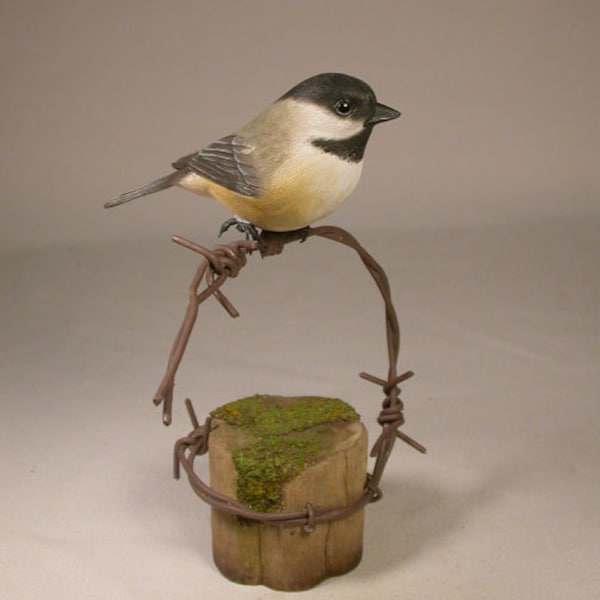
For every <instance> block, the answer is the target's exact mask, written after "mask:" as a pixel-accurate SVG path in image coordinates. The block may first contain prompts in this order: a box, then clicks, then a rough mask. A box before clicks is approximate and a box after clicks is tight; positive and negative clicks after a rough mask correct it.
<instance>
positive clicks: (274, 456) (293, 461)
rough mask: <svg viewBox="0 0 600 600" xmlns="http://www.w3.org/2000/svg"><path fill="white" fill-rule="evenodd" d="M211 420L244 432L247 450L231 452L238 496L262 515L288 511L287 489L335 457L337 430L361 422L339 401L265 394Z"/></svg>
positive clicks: (242, 447) (219, 410)
mask: <svg viewBox="0 0 600 600" xmlns="http://www.w3.org/2000/svg"><path fill="white" fill-rule="evenodd" d="M211 416H212V417H213V418H216V419H221V420H222V421H224V422H225V423H227V424H228V425H231V426H234V427H236V428H240V429H241V430H242V431H243V434H244V435H242V436H241V437H240V438H238V440H240V439H241V440H244V441H243V442H242V444H241V445H239V446H237V444H236V446H237V447H232V448H230V451H231V458H232V461H233V464H234V465H235V468H236V471H237V484H236V495H237V499H238V500H239V501H240V502H241V503H243V504H245V505H246V506H247V507H248V508H250V509H252V510H254V511H257V512H277V511H281V510H283V509H284V508H285V507H284V506H283V503H282V489H283V487H284V485H285V484H286V483H287V482H289V481H291V480H292V479H294V478H295V477H296V476H297V475H298V474H299V473H301V472H302V471H303V470H304V469H306V468H307V467H309V466H311V465H313V464H316V463H317V462H319V461H320V460H322V459H323V458H324V457H325V456H326V455H327V454H328V452H330V451H331V447H332V444H333V438H332V436H331V435H328V429H329V428H330V426H331V424H332V423H336V422H351V421H357V420H358V419H359V416H358V414H357V413H356V411H355V410H354V409H353V408H352V407H351V406H350V405H349V404H347V403H346V402H344V401H343V400H339V399H337V398H324V397H320V396H296V397H285V398H284V397H281V396H270V395H264V394H255V395H254V396H249V397H247V398H241V399H239V400H236V401H234V402H230V403H228V404H225V405H223V406H221V407H219V408H217V409H215V410H214V411H212V413H211Z"/></svg>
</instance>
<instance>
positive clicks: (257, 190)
mask: <svg viewBox="0 0 600 600" xmlns="http://www.w3.org/2000/svg"><path fill="white" fill-rule="evenodd" d="M173 168H175V169H177V170H179V171H180V170H183V169H189V170H190V171H192V172H194V173H197V174H198V175H201V176H202V177H206V179H210V181H214V182H215V183H218V184H219V185H221V186H223V187H224V188H227V189H229V190H232V191H234V192H236V193H238V194H242V195H243V196H251V197H254V198H256V197H258V196H259V195H260V194H261V191H262V189H261V185H260V181H259V177H258V174H257V172H256V168H255V167H254V165H253V162H252V147H251V146H250V145H248V144H247V143H246V142H245V141H244V139H243V138H242V137H240V136H237V135H228V136H226V137H224V138H221V139H220V140H217V141H216V142H213V143H212V144H210V146H207V147H206V148H204V149H202V150H200V152H193V153H192V154H187V155H186V156H182V157H181V158H180V159H178V160H176V161H175V162H174V163H173Z"/></svg>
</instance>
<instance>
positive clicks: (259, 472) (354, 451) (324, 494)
mask: <svg viewBox="0 0 600 600" xmlns="http://www.w3.org/2000/svg"><path fill="white" fill-rule="evenodd" d="M212 415H213V421H212V423H213V427H214V429H213V430H212V432H211V435H210V440H209V463H210V483H211V487H212V488H213V489H215V490H216V491H218V492H221V493H223V494H226V495H228V496H230V497H232V498H237V499H238V500H240V501H241V502H244V503H245V504H247V505H248V506H249V508H251V509H253V510H256V511H264V510H269V511H271V512H272V511H279V512H281V511H293V510H298V509H303V508H305V507H306V504H307V502H310V503H311V504H312V505H313V506H314V507H318V508H336V507H343V506H346V505H348V504H350V503H352V502H353V501H354V500H356V499H357V498H358V497H359V496H360V495H361V494H362V492H363V487H364V484H365V478H366V463H367V434H366V430H365V428H364V426H363V425H362V423H361V422H360V421H359V417H358V415H357V414H356V413H355V412H354V410H353V409H352V408H351V407H350V406H349V405H347V404H346V403H344V402H342V401H341V400H334V399H330V398H319V397H291V398H289V397H288V398H285V397H281V396H258V395H257V396H254V397H252V398H245V399H242V400H240V401H237V402H232V403H230V404H227V405H225V406H223V407H220V408H219V409H217V410H216V411H213V413H212ZM286 445H289V446H290V447H291V450H290V451H289V452H288V451H287V450H286ZM257 448H258V450H257ZM260 448H263V450H264V449H265V448H266V453H264V454H261V450H260ZM253 452H254V455H255V457H258V462H256V461H255V462H253ZM245 466H246V467H249V469H248V472H249V474H250V475H249V477H250V480H251V481H250V484H248V482H247V481H244V478H247V477H248V473H246V474H244V473H242V470H243V468H244V467H245ZM290 474H291V476H290ZM277 484H279V488H277V487H276V486H277ZM274 486H275V487H274ZM265 507H266V508H265ZM362 537H363V510H360V511H358V512H356V513H354V514H352V515H350V516H349V517H345V518H343V519H339V520H335V521H330V522H324V523H317V524H316V525H315V527H314V530H313V531H312V532H310V533H307V532H306V531H304V528H303V526H302V525H271V524H260V523H257V522H255V521H244V520H241V519H239V518H238V517H236V516H234V515H230V514H227V513H224V512H221V511H218V510H216V509H213V510H212V539H213V557H214V560H215V563H216V565H217V567H218V568H219V570H220V571H221V572H222V573H223V575H225V576H226V577H227V578H229V579H231V580H233V581H236V582H238V583H243V584H262V585H265V586H268V587H270V588H273V589H278V590H288V591H292V590H303V589H308V588H311V587H313V586H315V585H317V584H318V583H320V582H321V581H323V580H324V579H326V578H328V577H332V576H334V575H342V574H344V573H347V572H348V571H350V570H352V569H353V568H354V567H356V566H357V565H358V563H359V562H360V559H361V555H362Z"/></svg>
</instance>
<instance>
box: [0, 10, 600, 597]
mask: <svg viewBox="0 0 600 600" xmlns="http://www.w3.org/2000/svg"><path fill="white" fill-rule="evenodd" d="M599 17H600V8H599V6H598V3H597V2H584V1H574V2H566V1H564V2H541V1H540V2H534V1H525V2H523V1H520V2H516V1H508V2H500V1H498V2H496V1H491V2H475V1H462V2H454V3H446V2H385V1H374V2H368V3H367V2H340V1H333V2H328V1H323V0H321V1H318V2H315V1H303V2H265V1H253V2H240V1H235V2H219V3H217V2H203V1H196V2H185V1H174V2H169V3H166V2H155V1H146V2H141V1H140V2H134V1H124V2H123V1H121V2H113V1H105V2H98V1H95V0H91V1H89V2H68V1H65V0H56V1H55V2H51V3H43V2H32V1H27V0H25V1H22V2H19V3H7V2H2V3H0V74H1V81H2V93H1V95H0V108H1V115H2V119H1V120H0V132H1V138H0V158H1V164H2V165H3V170H2V177H1V178H0V218H1V219H2V224H3V232H2V237H1V238H0V249H1V251H2V255H1V263H0V268H1V275H2V277H1V278H0V279H1V280H0V292H1V296H0V297H1V302H2V311H1V315H0V318H1V323H0V325H1V331H0V333H1V340H2V347H1V352H2V361H1V363H0V379H1V381H2V392H1V394H2V397H1V403H0V411H1V413H0V423H1V428H2V434H1V436H0V451H1V453H2V456H3V457H4V458H3V459H2V461H1V462H0V475H1V477H2V481H3V482H4V483H3V492H2V495H1V496H0V507H1V510H0V525H1V531H2V535H1V536H0V566H1V567H2V573H3V575H2V577H1V578H0V592H2V596H3V597H11V598H17V597H18V598H39V597H48V598H58V597H60V598H68V597H75V596H77V597H80V598H106V597H108V596H110V597H117V598H165V597H170V598H196V597H198V594H219V595H221V596H222V597H236V598H238V597H239V598H272V597H279V594H278V593H276V592H272V591H269V590H266V589H264V588H244V587H240V586H236V585H234V584H231V583H229V582H227V581H226V580H224V579H223V578H222V577H221V576H220V575H219V574H218V572H217V571H216V569H215V567H214V566H213V564H212V560H211V553H210V527H209V518H208V516H209V511H208V509H207V508H206V507H205V506H204V505H203V504H202V503H201V502H200V501H199V500H197V499H196V497H195V496H194V495H193V493H192V492H191V490H190V489H189V488H188V486H187V483H185V482H183V481H182V482H180V483H174V482H173V481H172V480H170V478H169V473H170V472H169V469H170V451H171V444H172V443H173V442H174V441H175V439H176V438H178V437H180V436H182V435H184V434H185V433H187V431H188V430H189V424H188V423H187V417H186V416H185V414H184V411H183V410H182V406H181V405H182V399H183V398H184V397H185V396H191V397H192V399H193V400H194V402H195V404H196V410H197V411H198V412H199V413H200V414H201V415H204V414H205V413H206V412H207V411H209V410H210V409H211V408H213V407H214V406H216V405H218V404H221V403H223V402H226V401H229V400H231V399H234V398H236V397H239V396H242V395H247V394H250V393H254V392H256V391H264V392H270V393H289V394H303V393H320V394H323V395H333V396H340V397H343V398H344V399H346V400H347V401H349V402H350V403H352V404H353V405H354V406H356V408H357V409H358V410H359V412H361V414H362V415H363V419H364V421H365V423H366V424H367V425H368V426H369V432H370V439H371V441H373V440H374V437H375V435H376V434H377V428H376V425H375V424H374V419H375V416H376V414H377V407H378V403H379V399H380V398H379V392H378V391H377V389H376V388H375V387H374V386H371V385H369V384H366V383H364V382H363V383H361V382H360V381H359V380H358V379H357V378H356V372H357V371H360V370H365V371H368V372H373V373H376V374H377V373H380V374H383V371H384V369H385V352H384V347H383V339H382V335H383V328H382V323H381V319H382V314H381V307H380V305H379V299H378V297H377V294H376V293H375V291H374V289H372V287H371V283H370V281H369V280H368V277H367V276H366V274H365V273H363V271H362V268H361V267H360V265H359V264H358V261H357V260H356V259H355V257H353V256H351V255H349V253H348V252H347V251H344V250H342V249H340V248H337V247H332V246H331V245H328V244H327V243H326V242H319V241H316V240H315V241H313V240H311V241H310V242H308V243H307V244H305V245H303V246H299V245H298V246H294V247H290V248H288V249H287V250H286V252H285V254H284V255H283V256H282V257H280V258H277V259H269V260H265V261H261V260H260V259H259V258H258V257H256V258H252V260H251V264H249V266H248V267H246V270H245V271H244V272H242V274H241V275H240V277H239V279H238V280H236V281H234V282H231V283H230V284H228V288H226V289H225V292H226V294H227V295H228V296H229V297H230V298H231V300H232V301H233V302H234V304H235V305H236V306H237V307H238V308H239V309H240V311H241V313H242V318H241V319H238V320H236V321H232V320H231V319H229V317H227V316H226V315H225V314H224V313H222V310H221V309H220V307H218V306H217V305H216V303H212V302H211V303H208V304H207V305H205V306H203V307H202V309H201V314H200V317H199V322H198V325H197V329H196V331H195V333H194V337H193V340H192V343H191V345H190V349H189V354H188V355H186V357H185V358H184V362H183V365H182V369H181V373H180V377H179V380H178V386H177V388H176V393H177V397H176V404H175V406H176V410H175V420H174V424H173V426H172V427H171V428H170V429H166V428H163V427H162V425H161V424H160V415H159V411H157V410H156V409H154V408H153V406H152V404H151V402H150V398H151V396H152V394H153V392H154V389H155V387H156V385H157V383H158V381H159V380H160V377H161V376H162V369H163V368H164V364H165V361H166V357H167V353H168V350H169V347H170V344H171V340H172V338H173V336H174V334H175V331H176V329H177V327H178V325H179V321H180V318H181V316H182V313H183V309H184V307H185V301H186V297H185V289H186V286H187V284H188V282H189V280H190V279H191V277H192V274H193V271H194V269H195V265H196V258H195V257H194V256H193V255H191V254H190V253H189V252H187V251H185V250H182V249H179V248H177V247H175V246H174V245H173V244H171V243H170V242H169V236H170V235H171V234H172V233H178V234H180V235H183V236H187V237H190V238H192V239H194V240H196V241H198V242H199V243H202V244H204V245H207V246H212V245H213V244H215V243H216V241H217V240H216V232H217V230H218V226H219V224H220V223H221V221H222V220H223V219H224V218H226V217H227V216H228V215H227V213H225V212H224V211H223V209H222V208H221V207H220V206H219V205H218V204H217V203H215V202H214V201H211V200H208V199H203V198H199V197H195V196H193V195H191V194H186V193H185V192H183V191H181V190H169V191H167V192H164V193H162V194H160V195H155V196H152V197H149V198H146V199H144V200H139V201H138V202H136V203H132V204H130V205H127V206H125V207H122V208H120V209H113V210H111V211H104V210H103V209H102V203H103V202H104V201H105V200H107V199H110V198H111V197H113V196H114V195H116V194H118V193H121V192H123V191H126V190H128V189H131V188H132V187H134V186H136V185H139V184H140V183H143V182H145V181H147V180H148V179H151V178H153V177H154V176H158V175H162V174H163V173H165V172H166V171H167V169H168V165H169V163H170V161H172V160H174V159H176V158H178V157H179V156H181V155H182V154H184V153H187V152H190V151H192V150H195V149H199V148H200V147H202V146H204V145H206V144H207V143H209V142H211V141H213V140H214V139H216V138H217V137H220V136H222V135H225V134H227V133H229V132H230V131H231V130H233V129H235V128H237V127H238V126H239V125H241V124H243V123H244V122H246V121H247V120H248V119H249V118H251V117H252V116H254V114H256V113H257V112H258V111H259V110H260V109H262V108H263V107H264V106H265V105H266V104H267V103H268V102H271V101H272V100H273V99H275V98H276V97H278V96H279V95H281V94H282V93H283V92H284V91H286V90H287V89H288V88H289V87H291V86H292V85H293V84H295V83H296V82H298V81H300V80H301V79H303V78H305V77H308V76H310V75H313V74H316V73H319V72H323V71H341V72H347V73H350V74H353V75H355V76H358V77H360V78H362V79H364V80H366V81H367V82H369V83H370V84H371V85H372V86H373V87H374V88H375V90H376V92H377V94H378V97H379V99H380V100H381V101H382V102H384V103H386V104H389V105H391V106H394V107H395V108H397V109H399V110H400V111H402V113H403V116H402V117H401V119H399V120H398V121H394V122H392V123H389V124H387V125H383V126H381V127H379V128H377V130H376V131H375V133H374V135H373V138H372V140H371V142H370V145H369V148H368V151H367V156H366V164H365V169H364V173H363V177H362V180H361V183H360V184H359V187H358V188H357V190H356V191H355V193H354V194H353V195H352V197H351V198H350V199H349V200H348V202H347V203H346V204H345V205H344V206H343V207H342V208H340V209H339V210H338V212H336V213H335V215H332V216H331V217H330V218H329V219H327V222H328V223H332V224H337V225H340V226H343V227H347V228H349V229H350V230H351V231H352V232H353V233H355V234H356V235H357V236H358V237H359V238H360V239H361V240H362V241H363V243H364V244H365V245H366V246H367V248H368V249H369V250H370V251H372V253H373V254H374V255H375V256H376V257H377V258H378V259H379V260H380V262H381V263H382V265H383V266H384V267H385V268H386V269H387V271H388V273H389V276H390V279H391V282H392V288H393V293H394V299H395V301H396V305H397V308H398V312H399V316H400V323H401V327H402V332H403V347H402V353H401V361H400V364H401V368H406V369H408V368H410V369H414V370H415V371H416V372H417V377H416V378H415V379H414V380H411V381H410V382H407V383H406V384H405V386H404V391H403V397H404V400H405V403H406V417H407V425H406V431H407V433H409V434H410V435H412V436H414V437H416V438H417V439H418V440H419V441H421V442H423V443H424V444H425V445H427V446H428V448H429V451H430V453H429V454H428V455H427V456H426V457H421V456H419V455H417V454H416V453H414V452H413V451H411V450H409V449H408V448H405V447H401V446H398V447H397V448H396V449H395V451H394V455H393V457H392V461H391V463H390V467H389V469H388V471H386V474H385V477H384V482H383V483H384V494H385V497H384V499H383V500H382V501H381V502H380V503H378V504H377V505H373V506H372V507H368V509H367V520H366V529H365V553H364V559H363V562H362V563H361V565H360V566H359V567H358V568H357V569H356V570H355V571H354V572H352V573H351V574H349V575H347V576H346V577H343V578H341V579H336V580H330V581H328V582H326V583H325V584H323V585H322V586H321V587H319V588H317V589H316V590H314V591H313V592H311V595H310V597H311V598H312V597H314V598H321V597H323V598H325V597H326V598H364V597H366V596H370V597H373V598H392V597H402V598H407V599H408V598H415V599H423V598H461V599H464V598H476V599H481V598H483V599H487V598H494V599H495V598H498V599H506V598H534V599H536V598H544V599H551V598H557V599H559V598H560V599H562V598H566V597H569V598H593V597H597V596H598V594H600V581H599V578H598V574H597V565H596V560H595V557H597V555H598V539H599V536H598V534H599V533H600V517H599V511H598V504H597V498H598V493H599V492H600V482H599V477H598V456H599V455H600V447H599V442H598V435H597V424H598V417H599V416H600V415H599V412H600V411H599V407H598V400H599V398H598V395H599V394H598V392H599V390H600V385H599V383H600V382H599V375H598V359H599V358H600V344H599V340H600V314H599V306H600V281H599V277H598V268H597V264H598V259H599V258H600V250H599V237H600V235H599V232H600V229H599V226H600V203H599V202H598V196H599V192H600V170H599V169H598V159H599V157H600V153H599V149H600V148H599V146H600V142H599V135H598V134H599V123H600V119H599V118H598V106H600V97H599V95H600V94H599V92H600V81H599V79H600V76H599V73H600V68H599V67H600V65H599V57H600V42H599V40H598V26H599ZM232 237H233V235H232V236H231V237H230V239H231V238H232ZM332 274H333V278H332V277H331V275H332ZM324 331H325V334H324V335H323V332H324Z"/></svg>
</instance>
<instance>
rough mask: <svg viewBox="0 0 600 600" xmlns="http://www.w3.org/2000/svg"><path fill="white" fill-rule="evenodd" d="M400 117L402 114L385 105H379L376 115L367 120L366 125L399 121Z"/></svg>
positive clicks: (376, 108)
mask: <svg viewBox="0 0 600 600" xmlns="http://www.w3.org/2000/svg"><path fill="white" fill-rule="evenodd" d="M399 116H400V113H399V112H398V111H397V110H394V109H393V108H390V107H389V106H386V105H385V104H379V103H377V106H376V107H375V114H374V115H373V116H372V117H371V118H370V119H367V122H366V123H365V125H376V124H377V123H383V122H384V121H391V120H392V119H397V118H398V117H399Z"/></svg>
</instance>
